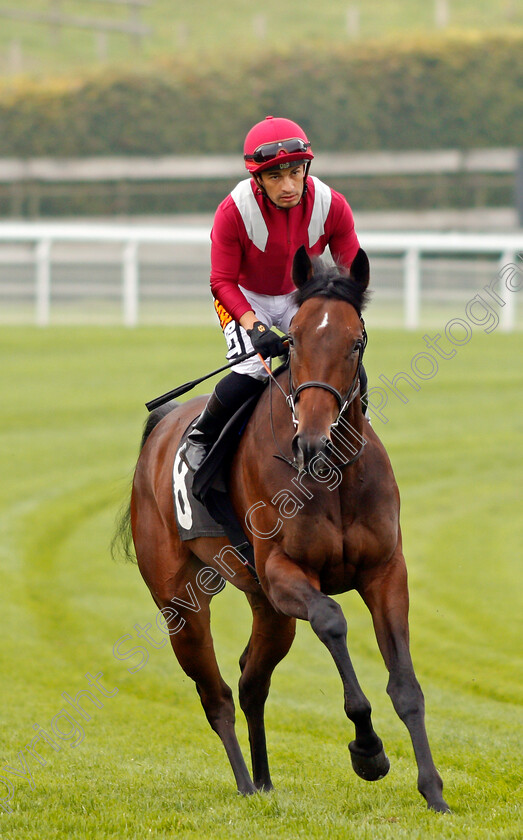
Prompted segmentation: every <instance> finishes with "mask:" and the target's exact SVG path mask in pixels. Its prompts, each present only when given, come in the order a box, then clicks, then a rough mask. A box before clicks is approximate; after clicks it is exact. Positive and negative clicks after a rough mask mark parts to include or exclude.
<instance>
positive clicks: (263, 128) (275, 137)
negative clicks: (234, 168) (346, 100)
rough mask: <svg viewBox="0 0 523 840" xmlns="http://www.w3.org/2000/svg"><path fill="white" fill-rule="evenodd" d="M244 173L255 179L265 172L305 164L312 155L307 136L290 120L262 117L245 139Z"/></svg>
mask: <svg viewBox="0 0 523 840" xmlns="http://www.w3.org/2000/svg"><path fill="white" fill-rule="evenodd" d="M243 157H244V160H245V167H246V169H247V170H248V171H249V172H250V173H251V174H252V175H255V174H256V173H258V172H262V171H263V170H265V169H274V168H277V167H280V168H281V169H287V168H288V167H289V166H290V165H291V164H292V163H296V164H298V163H309V164H310V161H311V160H312V159H313V157H314V155H313V154H312V151H311V144H310V143H309V140H308V138H307V135H306V134H305V132H304V131H303V129H302V128H300V126H299V125H298V124H297V123H295V122H293V121H292V120H287V119H284V118H282V117H266V118H265V119H264V120H262V122H259V123H257V124H256V125H255V126H253V128H251V130H250V131H249V133H248V134H247V137H246V138H245V144H244V147H243Z"/></svg>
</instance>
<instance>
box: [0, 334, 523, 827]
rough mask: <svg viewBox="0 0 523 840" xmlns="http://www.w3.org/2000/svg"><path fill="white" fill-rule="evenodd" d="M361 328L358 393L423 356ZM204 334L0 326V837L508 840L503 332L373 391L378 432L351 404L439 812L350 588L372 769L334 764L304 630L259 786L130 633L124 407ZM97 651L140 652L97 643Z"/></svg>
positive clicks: (513, 413)
mask: <svg viewBox="0 0 523 840" xmlns="http://www.w3.org/2000/svg"><path fill="white" fill-rule="evenodd" d="M369 333H370V335H369V346H368V350H367V354H366V365H367V369H368V373H369V379H370V383H371V385H372V384H374V385H376V384H377V383H378V382H379V379H378V377H379V376H380V375H384V376H386V377H388V378H389V379H390V378H391V377H393V376H394V375H395V374H396V373H398V372H399V371H409V370H410V365H411V361H412V359H413V358H414V356H415V355H416V354H417V353H419V352H421V351H423V350H426V347H425V345H424V343H423V341H422V334H421V333H417V332H412V333H407V332H402V331H394V332H393V331H381V330H375V331H373V330H372V326H371V327H370V329H369ZM221 341H222V339H221V337H220V335H219V333H218V330H217V329H212V328H200V329H197V328H194V329H190V328H178V329H176V330H174V329H168V328H161V329H152V328H151V329H137V330H134V331H132V330H125V329H123V328H114V329H113V328H77V329H72V328H65V327H64V328H51V329H47V330H37V329H33V328H3V329H2V331H1V332H0V344H1V350H2V360H3V363H2V366H1V369H0V382H1V388H0V393H1V406H0V432H1V435H0V442H1V443H0V465H1V473H0V474H1V481H0V500H1V503H0V563H1V588H2V595H3V598H2V618H1V622H2V625H1V644H0V660H1V663H2V675H3V679H2V689H1V692H2V694H1V703H2V717H3V727H2V738H1V744H0V759H1V760H0V836H1V837H2V838H13V839H14V838H17V840H18V838H23V840H36V838H38V840H40V838H45V840H53V838H71V837H74V838H114V839H115V840H122V838H137V840H144V838H167V837H169V838H170V837H181V838H192V837H195V838H196V837H197V838H198V840H202V839H203V838H245V837H260V838H262V837H267V838H285V839H286V838H300V837H303V838H312V840H315V838H350V840H363V839H364V838H366V839H367V838H368V840H371V838H372V840H375V838H379V839H380V838H409V840H410V839H412V840H413V839H414V838H420V840H421V838H423V839H424V838H443V839H444V840H446V838H448V840H450V839H451V838H452V840H454V838H456V840H483V838H485V839H486V838H489V840H490V838H500V840H501V838H504V840H516V838H520V837H521V822H520V819H518V817H520V815H518V805H519V804H520V802H521V799H520V796H521V788H519V789H518V785H520V783H521V767H522V750H521V728H519V729H518V726H519V727H520V724H521V702H522V699H523V698H522V691H521V658H520V653H521V623H520V621H521V591H522V573H521V545H522V534H521V484H520V478H521V460H522V458H521V430H522V429H521V427H522V420H521V417H522V412H521V385H522V381H521V379H522V377H521V358H520V350H521V334H517V333H515V334H511V335H505V334H502V333H500V332H494V333H492V334H490V335H486V334H485V333H483V332H482V331H481V329H475V331H474V333H473V335H472V338H471V339H470V341H469V343H468V344H467V345H465V346H458V347H456V354H455V355H454V357H453V358H451V359H447V360H445V359H443V358H439V370H438V372H437V374H436V375H435V376H434V377H433V378H432V379H430V380H428V381H422V380H419V384H420V385H421V388H420V390H419V391H414V390H413V389H412V388H410V387H409V386H408V385H406V386H405V388H404V392H405V394H406V395H407V397H408V400H409V402H408V403H403V402H402V401H401V400H400V399H399V398H398V397H397V396H395V395H393V394H392V392H390V394H389V402H388V405H387V407H386V409H385V410H384V414H385V415H386V416H387V419H388V422H387V423H386V424H385V423H383V422H381V421H380V419H379V418H377V417H376V418H375V419H374V427H375V428H376V430H377V431H378V433H379V434H380V436H381V437H382V439H383V440H384V442H385V444H386V446H387V448H388V451H389V453H390V456H391V459H392V463H393V466H394V468H395V472H396V476H397V479H398V483H399V486H400V491H401V494H402V523H403V531H404V541H405V553H406V557H407V563H408V566H409V573H410V591H411V635H412V651H413V657H414V662H415V665H416V669H417V674H418V678H419V680H420V682H421V684H422V687H423V689H424V692H425V697H426V705H427V722H428V732H429V737H430V740H431V744H432V748H433V753H434V757H435V761H436V764H437V766H438V768H439V770H440V772H441V774H442V776H443V779H444V783H445V796H446V799H447V801H448V802H449V804H450V806H451V808H452V814H449V815H439V814H433V813H430V812H428V811H427V810H426V807H425V803H424V801H423V800H422V798H421V797H420V795H419V794H418V793H417V790H416V772H415V764H414V759H413V755H412V749H411V746H410V741H409V738H408V734H407V731H406V730H405V729H404V727H403V725H402V724H401V722H400V721H399V720H398V718H397V717H396V715H395V713H394V711H393V709H392V705H391V703H390V701H389V699H388V697H387V695H386V693H385V685H386V671H385V668H384V665H383V663H382V661H381V659H380V656H379V653H378V650H377V646H376V642H375V639H374V636H373V632H372V628H371V622H370V618H369V616H368V613H367V612H366V609H365V608H364V606H363V605H362V604H361V602H360V601H359V599H358V597H357V596H355V595H354V594H353V593H352V594H351V593H349V594H347V595H343V596H340V597H339V601H340V602H341V604H342V605H343V607H344V611H345V615H346V617H347V621H348V626H349V648H350V651H351V654H352V658H353V661H354V665H355V668H356V671H357V673H358V676H359V678H360V681H361V683H362V686H363V688H364V690H365V692H366V693H367V695H368V697H369V699H370V701H371V703H372V706H373V710H374V723H375V727H376V729H377V731H378V733H379V734H380V736H381V737H382V738H383V740H384V743H385V747H386V750H387V753H388V755H389V757H390V759H391V771H390V773H389V775H388V776H387V777H386V778H385V779H383V780H382V781H380V782H375V783H368V782H364V781H362V780H361V779H359V778H358V777H356V776H355V774H354V773H353V771H352V769H351V767H350V760H349V754H348V751H347V743H348V741H349V740H351V739H352V737H353V730H352V725H351V724H349V722H348V721H347V720H346V718H345V716H344V712H343V695H342V689H341V683H340V680H339V677H338V674H337V671H336V668H335V666H334V664H333V662H332V661H331V659H330V657H329V655H328V653H327V651H326V650H325V649H324V648H323V646H322V645H321V643H320V642H319V640H317V639H316V638H315V637H314V636H313V634H312V631H311V630H310V628H309V627H308V626H306V625H305V624H300V626H299V632H298V635H297V638H296V642H295V644H294V647H293V649H292V650H291V652H290V654H289V655H288V657H287V658H286V659H285V661H284V662H283V663H282V664H281V665H280V666H279V668H278V669H277V671H276V673H275V675H274V678H273V683H272V689H271V694H270V698H269V702H268V706H267V730H268V743H269V757H270V761H271V767H272V774H273V780H274V783H275V786H276V790H275V791H274V792H272V793H270V794H260V795H256V796H252V797H248V798H242V797H239V796H238V795H237V794H236V792H235V786H234V782H233V778H232V773H231V771H230V768H229V765H228V762H227V760H226V757H225V753H224V751H223V748H222V747H221V744H220V742H219V741H218V739H217V737H216V736H215V735H214V733H213V732H212V731H211V729H210V728H209V726H208V724H207V721H206V720H205V718H204V715H203V712H202V710H201V707H200V704H199V700H198V697H197V695H196V692H195V690H194V686H193V684H192V683H191V681H190V680H188V679H187V678H186V677H185V675H184V674H183V672H182V671H181V669H180V667H179V666H178V664H177V663H176V661H175V659H174V656H173V655H172V653H171V652H170V650H168V648H167V646H164V647H161V648H160V647H155V645H154V644H153V643H151V642H149V641H148V640H145V639H143V638H142V639H141V640H140V639H138V638H137V632H138V628H139V627H144V626H145V625H146V624H147V623H148V622H153V621H154V616H155V613H156V610H155V607H154V605H153V602H152V600H151V598H150V596H149V593H148V591H147V589H146V587H145V585H144V584H143V582H142V581H141V578H140V575H139V572H138V569H137V567H136V566H134V565H131V564H129V563H123V562H122V563H118V562H114V561H113V560H112V559H111V558H110V555H109V543H110V540H111V536H112V533H113V527H114V520H115V516H116V513H117V510H118V507H119V505H120V503H121V502H122V501H123V500H125V499H126V497H127V494H128V489H129V482H130V480H131V475H132V469H133V466H134V462H135V458H136V454H137V449H138V443H139V438H140V432H141V425H142V421H143V419H144V417H145V409H144V407H143V403H144V402H145V401H146V400H147V399H150V398H152V397H154V396H156V395H157V394H159V393H162V392H163V391H165V390H167V389H168V388H170V387H174V386H175V385H177V384H179V383H180V382H183V381H185V380H187V379H189V378H192V377H194V376H197V375H201V374H203V373H204V372H205V371H207V370H208V369H211V368H212V367H214V366H218V365H219V364H221V362H222V353H223V349H222V344H221ZM442 346H445V345H442ZM199 390H200V392H203V390H204V389H203V388H200V389H199ZM214 604H215V606H214V610H213V619H214V623H213V627H214V637H215V642H216V647H217V651H218V657H219V661H220V664H221V666H222V671H223V674H224V677H225V679H226V680H227V682H229V684H230V685H232V686H233V688H234V690H235V693H236V685H237V679H238V676H239V669H238V665H237V660H238V657H239V655H240V653H241V651H242V650H243V647H244V645H245V642H246V640H247V638H248V635H249V610H248V607H247V605H246V602H245V599H244V597H243V596H242V595H241V593H239V592H237V591H236V590H235V589H233V588H232V587H231V586H230V585H229V586H227V587H226V589H225V590H224V592H223V593H221V594H220V595H219V596H217V598H216V599H215V601H214ZM518 622H519V626H518ZM135 625H137V627H136V626H135ZM122 637H126V639H124V640H123V641H119V640H121V639H122ZM153 638H154V642H155V644H160V642H161V638H162V637H161V635H160V633H159V632H158V631H157V630H156V631H155V632H154V633H153ZM117 643H119V644H120V647H118V648H117V650H120V651H121V650H126V651H130V650H131V649H134V648H136V647H137V646H138V645H141V646H142V648H143V649H144V650H143V651H142V653H141V654H140V653H135V654H133V656H132V658H130V659H128V660H122V659H117V658H115V656H114V655H113V646H114V645H115V644H117ZM146 653H147V655H148V659H147V660H146V658H145V657H146ZM140 664H141V668H140V669H139V670H138V668H137V666H138V665H140ZM130 668H131V671H130V670H129V669H130ZM100 673H101V674H103V676H100V677H99V676H98V675H99V674H100ZM86 674H91V675H92V677H93V678H96V679H98V680H99V683H98V685H99V686H101V687H102V688H101V689H95V688H94V687H92V686H91V691H92V693H93V696H96V697H97V698H98V703H97V705H96V706H95V705H94V704H93V703H91V702H90V701H89V699H88V698H87V697H86V696H85V695H84V696H83V707H84V715H85V717H83V716H82V713H81V712H80V711H78V710H77V709H75V708H73V706H72V705H71V703H70V702H68V699H67V697H64V696H63V695H64V693H66V694H68V695H69V697H70V698H72V699H74V698H75V695H77V694H78V692H80V691H81V690H83V689H86V688H89V685H88V678H86V677H85V675H86ZM103 692H106V693H105V694H104V693H103ZM86 717H89V720H87V719H86ZM237 718H238V721H237V728H238V733H239V738H240V741H241V744H242V747H243V749H244V752H245V754H247V736H246V726H245V722H244V719H243V716H242V714H241V711H239V710H238V715H237ZM35 727H36V728H35ZM40 727H41V728H43V729H44V730H45V732H46V733H48V735H47V737H48V738H49V741H45V740H44V737H45V736H43V735H41V734H40V735H39V732H41V729H40ZM59 733H61V734H59ZM38 738H39V740H37V741H35V743H34V744H33V749H34V752H33V753H32V754H31V752H30V751H29V750H28V749H27V746H26V745H29V746H30V745H31V741H33V739H38ZM51 738H52V740H51ZM53 744H54V746H53ZM38 751H39V752H38ZM518 796H519V798H518Z"/></svg>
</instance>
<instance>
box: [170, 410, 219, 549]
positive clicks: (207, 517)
mask: <svg viewBox="0 0 523 840" xmlns="http://www.w3.org/2000/svg"><path fill="white" fill-rule="evenodd" d="M195 422H196V420H194V421H193V422H192V423H191V424H190V425H189V426H188V427H187V429H186V430H185V432H184V433H183V436H182V439H181V441H180V445H179V447H178V449H177V451H176V455H175V457H174V464H173V501H174V512H175V515H176V524H177V526H178V533H179V535H180V539H181V540H182V542H185V541H186V540H194V539H196V537H224V536H225V529H224V527H223V525H220V524H219V523H218V522H216V521H215V520H214V519H213V518H212V516H211V514H210V513H209V512H208V511H207V509H206V508H205V507H204V505H202V503H201V502H199V501H198V499H195V497H194V496H193V479H194V473H193V472H191V470H190V469H189V467H188V466H187V464H186V463H185V461H183V460H182V458H181V457H180V454H181V450H182V448H183V447H184V445H185V440H186V438H187V435H188V434H189V432H190V431H191V429H192V428H193V426H194V424H195Z"/></svg>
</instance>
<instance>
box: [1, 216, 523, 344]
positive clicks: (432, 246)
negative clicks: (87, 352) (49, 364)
mask: <svg viewBox="0 0 523 840" xmlns="http://www.w3.org/2000/svg"><path fill="white" fill-rule="evenodd" d="M209 233H210V231H209V228H208V227H206V226H183V225H179V226H172V227H161V226H143V225H136V226H134V225H122V224H112V225H107V224H106V225H101V224H89V225H87V224H71V223H68V224H61V223H56V222H47V223H45V222H44V223H40V222H16V223H14V222H6V223H0V253H1V249H2V247H3V246H5V245H8V244H10V245H13V244H16V243H18V244H19V243H25V244H30V245H32V246H33V258H34V267H35V275H34V276H35V322H36V324H38V325H39V326H47V325H48V324H49V322H50V310H51V292H52V257H53V246H54V245H55V244H56V245H58V244H69V245H72V246H74V245H75V244H78V245H81V244H85V243H93V244H96V243H98V244H102V243H103V244H107V243H113V244H116V245H119V246H121V257H120V260H121V272H122V282H121V300H122V319H123V323H124V324H125V325H126V326H128V327H133V326H136V324H138V322H139V316H140V283H139V276H140V246H141V245H145V244H183V245H191V244H194V245H196V244H200V245H201V244H208V243H209ZM360 241H361V244H362V246H363V247H364V248H365V249H366V250H367V251H368V252H369V253H370V254H372V255H391V254H394V255H401V256H403V276H404V294H403V301H404V304H403V310H404V325H405V326H406V327H407V328H408V329H414V328H416V327H418V326H419V324H420V300H421V259H422V257H423V255H427V254H431V255H443V254H445V255H451V254H456V255H462V254H468V255H474V254H477V255H497V256H498V258H499V262H498V274H497V278H496V277H494V278H493V281H495V280H496V279H497V280H498V281H499V283H498V286H496V285H495V283H493V284H492V285H491V287H490V288H491V289H492V290H493V292H494V295H493V296H492V295H491V297H493V299H494V300H496V297H497V301H496V302H497V303H498V305H499V306H501V307H502V309H501V318H500V321H501V326H502V329H503V330H505V331H510V330H512V329H514V327H515V300H516V296H515V294H513V292H515V291H517V290H518V289H519V287H520V286H521V279H522V275H523V266H522V263H521V254H522V253H523V231H522V232H516V233H509V234H474V233H378V232H372V233H371V232H367V233H362V234H361V235H360ZM518 260H519V262H518ZM510 266H513V269H510ZM505 275H507V277H508V275H510V283H509V282H508V280H507V277H506V276H505ZM500 301H501V302H500Z"/></svg>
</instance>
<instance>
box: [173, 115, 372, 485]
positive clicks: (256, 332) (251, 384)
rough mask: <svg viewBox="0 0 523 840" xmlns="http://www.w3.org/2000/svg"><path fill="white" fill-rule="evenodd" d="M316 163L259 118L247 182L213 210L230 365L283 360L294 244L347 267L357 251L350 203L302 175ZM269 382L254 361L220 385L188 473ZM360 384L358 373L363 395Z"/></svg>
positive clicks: (216, 274)
mask: <svg viewBox="0 0 523 840" xmlns="http://www.w3.org/2000/svg"><path fill="white" fill-rule="evenodd" d="M313 157H314V155H313V153H312V150H311V144H310V142H309V140H308V138H307V135H306V134H305V132H304V131H303V129H302V128H300V126H299V125H297V123H295V122H292V121H291V120H288V119H283V118H281V117H266V118H265V119H264V120H262V122H259V123H257V124H256V125H255V126H254V127H253V128H251V130H250V131H249V133H248V134H247V137H246V138H245V145H244V159H245V166H246V168H247V171H248V172H249V173H250V176H251V177H250V178H248V179H246V180H244V181H240V183H239V184H238V185H237V186H236V187H235V188H234V189H233V191H232V192H231V193H230V195H228V196H227V198H226V199H225V200H224V201H222V203H221V204H220V205H219V207H218V209H217V211H216V215H215V218H214V224H213V228H212V232H211V291H212V293H213V295H214V298H215V304H214V306H215V309H216V312H217V314H218V317H219V319H220V324H221V327H222V330H223V334H224V337H225V340H226V342H227V347H228V353H227V358H228V359H229V360H234V358H235V357H236V356H240V355H242V354H243V353H247V352H249V351H251V350H253V349H254V350H257V351H258V352H259V353H260V354H261V356H262V357H264V358H269V357H271V358H272V357H276V356H282V355H284V354H285V352H286V350H285V347H284V345H283V342H282V339H281V337H280V336H279V335H278V333H276V332H274V330H272V329H271V327H273V326H276V327H278V328H279V329H280V330H282V332H284V333H286V332H287V330H288V329H289V325H290V322H291V320H292V317H293V315H294V314H295V312H296V310H297V306H296V304H295V302H294V291H295V287H294V285H293V282H292V279H291V268H292V260H293V257H294V254H295V253H296V251H297V249H298V248H299V247H300V246H301V245H305V247H306V248H307V252H308V253H309V254H310V255H311V256H316V255H320V254H322V253H323V251H324V250H325V248H326V247H327V246H329V249H330V252H331V255H332V257H333V259H334V260H335V261H336V262H337V263H338V264H341V265H344V266H346V267H347V268H349V267H350V265H351V263H352V261H353V259H354V257H355V256H356V254H357V253H358V249H359V243H358V238H357V236H356V232H355V230H354V219H353V216H352V211H351V209H350V207H349V204H348V203H347V201H346V199H345V198H344V196H342V195H341V194H340V193H338V192H335V191H334V190H332V189H331V188H330V187H328V186H327V185H326V184H324V183H323V182H322V181H320V180H319V179H318V178H316V177H314V176H310V175H309V168H310V165H311V161H312V159H313ZM267 375H268V374H267V372H266V370H265V368H264V367H263V365H262V363H261V361H260V358H259V357H258V356H254V357H253V358H251V359H247V360H246V361H243V362H240V363H239V364H238V365H235V366H234V367H233V369H232V372H231V373H229V374H228V375H227V376H225V377H224V378H223V379H222V380H220V382H218V384H217V385H216V387H215V389H214V392H213V393H212V394H211V396H210V397H209V400H208V402H207V405H206V407H205V409H204V410H203V412H202V414H201V416H200V418H199V419H198V421H197V423H196V425H195V426H194V428H193V430H192V431H191V433H190V434H189V436H188V438H187V445H186V447H185V451H184V452H183V453H182V458H183V459H184V460H185V462H186V463H187V465H188V466H189V467H190V469H192V470H197V469H198V467H199V466H200V465H201V464H202V463H203V461H204V459H205V457H206V455H207V453H208V452H209V450H210V449H211V447H212V445H213V444H214V443H215V441H216V440H217V438H218V436H219V434H220V432H221V430H222V429H223V427H224V426H225V424H226V422H227V421H228V420H229V419H230V418H231V417H232V415H233V414H234V413H235V411H236V410H237V409H238V408H239V407H240V406H241V405H242V404H243V403H244V402H245V401H246V400H247V399H249V398H250V397H251V396H253V395H254V394H256V393H258V392H259V391H260V390H261V388H262V387H263V384H264V381H265V379H266V377H267ZM365 386H366V376H365V374H364V371H363V368H362V376H361V390H362V393H363V392H365V391H366V387H365Z"/></svg>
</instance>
